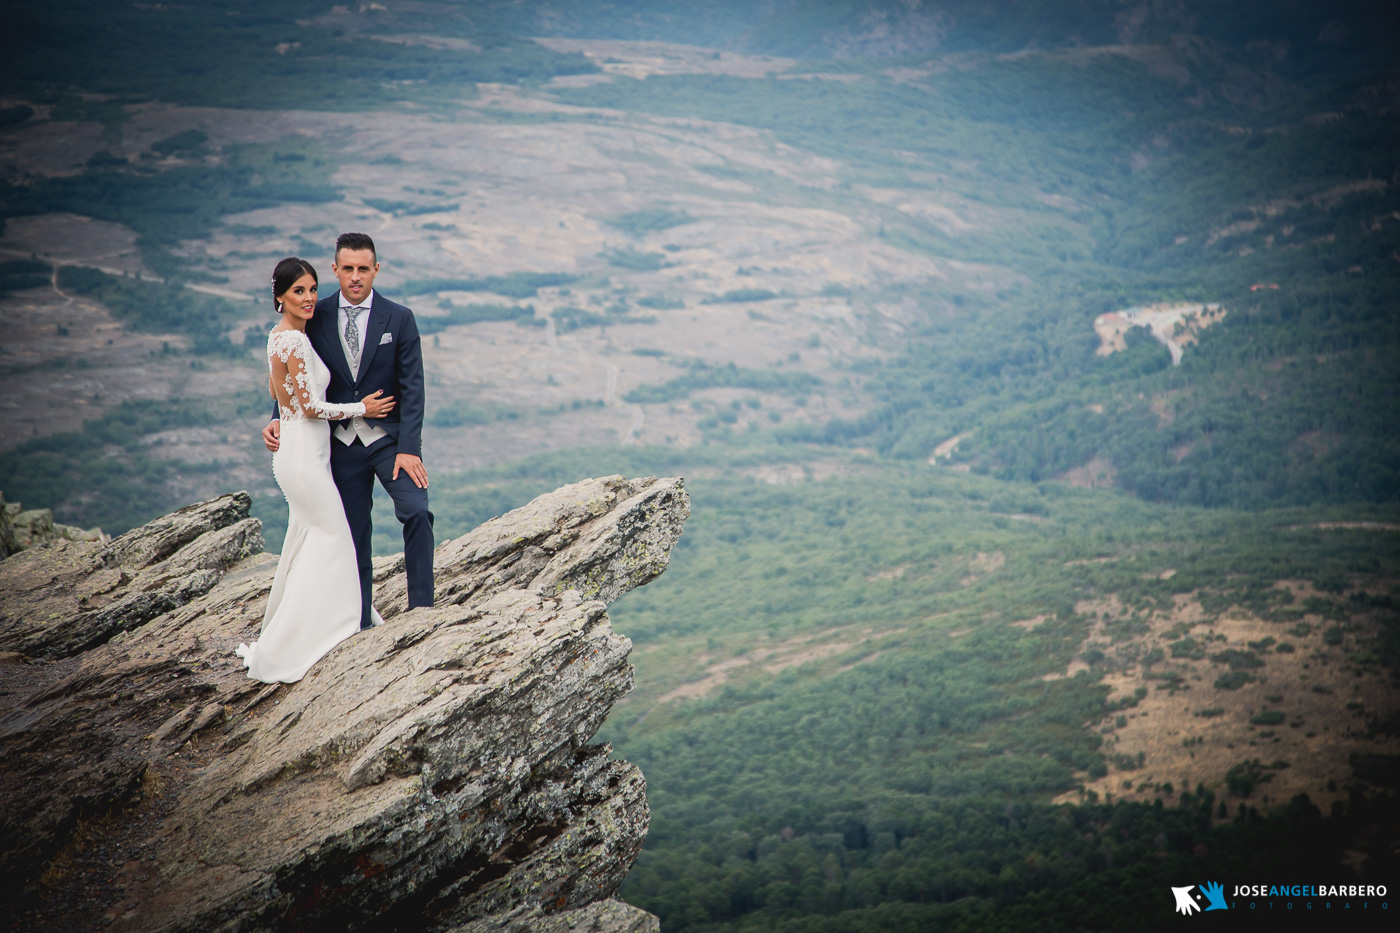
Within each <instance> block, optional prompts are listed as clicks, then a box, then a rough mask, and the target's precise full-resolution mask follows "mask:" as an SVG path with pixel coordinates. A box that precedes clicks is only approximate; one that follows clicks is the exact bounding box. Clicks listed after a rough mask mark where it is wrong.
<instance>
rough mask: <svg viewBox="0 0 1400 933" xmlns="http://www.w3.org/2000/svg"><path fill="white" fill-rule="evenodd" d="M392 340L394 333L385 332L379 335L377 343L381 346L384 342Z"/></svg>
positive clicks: (391, 341)
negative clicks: (381, 335)
mask: <svg viewBox="0 0 1400 933" xmlns="http://www.w3.org/2000/svg"><path fill="white" fill-rule="evenodd" d="M393 342H394V335H393V334H385V335H384V336H383V337H380V338H379V345H380V346H381V347H382V346H384V344H386V343H393Z"/></svg>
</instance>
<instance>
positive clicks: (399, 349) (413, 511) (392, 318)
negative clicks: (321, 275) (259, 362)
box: [273, 291, 433, 627]
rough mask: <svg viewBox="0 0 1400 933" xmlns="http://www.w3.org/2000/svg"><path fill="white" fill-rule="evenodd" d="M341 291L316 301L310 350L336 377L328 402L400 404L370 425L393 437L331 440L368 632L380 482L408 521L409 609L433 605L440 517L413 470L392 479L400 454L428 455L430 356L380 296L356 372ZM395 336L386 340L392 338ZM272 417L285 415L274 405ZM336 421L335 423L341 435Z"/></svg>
mask: <svg viewBox="0 0 1400 933" xmlns="http://www.w3.org/2000/svg"><path fill="white" fill-rule="evenodd" d="M339 317H340V292H339V291H335V292H332V293H331V295H330V296H329V297H327V298H322V299H321V300H320V301H318V302H317V303H316V313H315V314H314V315H313V316H312V318H311V320H310V321H307V323H306V335H307V337H309V338H310V339H311V348H312V349H313V350H315V351H316V355H317V356H319V357H320V358H321V361H322V362H324V363H325V364H326V368H327V369H329V370H330V371H331V382H330V385H329V386H327V388H326V401H328V402H334V403H337V404H344V403H349V402H358V401H360V400H361V399H363V398H364V397H365V396H367V395H372V394H374V392H375V391H376V390H382V391H383V392H384V394H385V395H386V396H393V397H394V400H395V403H396V404H395V405H394V409H393V411H391V412H389V414H388V416H387V417H384V418H376V419H371V420H370V421H369V424H370V425H372V426H374V427H382V428H383V429H384V431H385V433H387V434H388V435H389V436H388V437H385V438H380V439H379V440H377V441H375V442H374V443H373V444H371V445H370V446H369V447H365V446H364V444H363V443H361V442H360V440H359V438H356V439H355V442H354V443H352V444H349V445H346V444H343V443H341V442H340V440H339V439H338V438H335V437H332V438H331V475H332V476H333V477H334V478H335V485H336V488H337V489H338V490H339V491H340V500H341V502H342V503H343V504H344V505H345V517H346V519H347V520H348V521H349V522H350V535H351V537H352V538H353V539H354V541H355V558H356V561H357V563H358V565H359V570H360V597H361V607H362V608H361V616H360V625H361V627H367V626H368V625H369V624H370V611H369V606H370V600H369V596H370V583H371V576H372V566H371V558H372V557H373V554H374V552H373V549H372V545H371V541H370V538H371V534H372V532H373V525H372V523H371V521H370V509H371V507H372V505H373V500H374V480H375V477H378V479H379V482H380V485H382V486H383V487H384V489H385V491H386V492H388V493H389V496H390V497H391V498H392V499H393V500H394V515H395V516H396V517H397V518H398V520H399V521H400V522H402V523H403V551H404V570H405V573H406V575H407V577H408V605H409V608H410V609H412V608H414V607H416V606H431V605H432V604H433V513H432V512H430V511H428V491H427V490H426V489H420V488H418V486H417V485H415V484H414V482H413V480H411V479H409V476H408V473H407V472H406V471H400V472H399V478H398V479H393V474H394V457H395V456H396V455H397V454H400V453H405V454H413V455H414V456H415V457H422V456H423V350H422V345H421V341H420V340H419V337H418V324H417V323H416V322H415V321H414V319H413V312H412V311H410V310H408V309H407V308H405V307H404V306H403V305H401V304H396V303H395V302H392V301H390V300H389V299H387V298H385V297H384V296H382V295H380V294H379V293H378V292H375V293H374V303H373V304H372V305H371V306H370V313H369V323H368V325H367V326H366V328H365V333H364V334H362V335H361V337H360V346H361V347H363V348H364V349H363V350H362V351H361V361H360V372H359V377H358V378H356V377H355V375H354V374H352V373H351V372H350V364H349V363H348V362H347V361H346V359H345V351H344V350H343V349H342V348H341V345H340V334H339V333H338V332H337V322H338V320H339ZM386 334H387V335H389V336H388V337H387V338H386V337H385V335H386ZM273 417H274V418H276V417H278V414H277V410H276V408H275V407H274V409H273ZM334 427H335V423H334V422H333V423H332V429H334Z"/></svg>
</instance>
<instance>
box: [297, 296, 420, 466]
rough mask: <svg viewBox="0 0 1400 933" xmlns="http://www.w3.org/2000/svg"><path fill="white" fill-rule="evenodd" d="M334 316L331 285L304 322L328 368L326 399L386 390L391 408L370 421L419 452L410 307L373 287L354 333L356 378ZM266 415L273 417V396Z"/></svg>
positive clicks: (403, 447) (352, 398)
mask: <svg viewBox="0 0 1400 933" xmlns="http://www.w3.org/2000/svg"><path fill="white" fill-rule="evenodd" d="M339 318H340V291H339V290H338V289H337V290H336V291H335V292H332V293H331V295H330V296H329V297H326V298H322V299H321V300H320V301H318V302H316V313H315V314H314V315H312V317H311V320H309V321H307V322H306V336H307V337H309V338H310V340H311V349H313V350H315V351H316V355H317V356H319V357H320V358H321V361H322V362H323V363H325V364H326V368H327V369H329V370H330V371H331V383H330V385H329V386H327V387H326V401H328V402H334V403H336V404H346V403H349V402H358V401H360V399H362V398H364V397H365V396H366V395H372V394H373V393H374V392H375V390H383V392H384V394H385V395H392V396H393V397H394V400H395V402H396V403H397V404H395V405H394V410H393V411H391V412H389V414H388V415H387V416H386V417H384V418H376V419H372V420H371V421H370V424H372V425H374V426H376V427H382V428H383V429H384V430H385V432H387V433H388V435H389V436H390V437H392V438H393V439H394V443H395V445H396V446H397V448H398V452H399V453H401V454H413V455H414V456H415V457H421V456H423V407H424V399H423V348H422V342H421V341H420V340H419V337H418V323H417V322H416V321H415V320H414V319H413V312H412V311H410V310H408V309H407V308H405V307H404V306H403V305H401V304H397V303H396V302H393V301H390V300H389V299H387V298H385V297H384V296H383V295H381V294H379V292H375V293H374V304H372V305H370V312H369V326H368V327H367V328H366V329H365V333H363V334H362V335H360V346H361V347H363V350H362V351H361V353H360V372H359V376H358V378H356V376H355V375H354V374H353V373H351V372H350V364H349V363H348V362H347V361H346V359H345V351H344V350H342V349H341V346H340V334H339V333H337V322H338V321H339ZM386 335H388V336H387V339H386ZM272 417H273V418H274V419H275V418H278V417H279V412H278V410H277V403H276V402H275V401H274V402H273V406H272ZM332 443H337V444H338V443H339V441H333V442H332Z"/></svg>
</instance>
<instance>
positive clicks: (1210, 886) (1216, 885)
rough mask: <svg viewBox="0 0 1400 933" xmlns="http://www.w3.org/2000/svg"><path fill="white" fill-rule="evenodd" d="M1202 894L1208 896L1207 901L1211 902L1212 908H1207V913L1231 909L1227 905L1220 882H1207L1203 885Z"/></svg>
mask: <svg viewBox="0 0 1400 933" xmlns="http://www.w3.org/2000/svg"><path fill="white" fill-rule="evenodd" d="M1201 893H1202V894H1204V895H1205V896H1206V900H1208V901H1210V906H1209V907H1207V908H1206V910H1207V911H1211V910H1229V909H1230V908H1229V907H1228V906H1227V905H1226V904H1225V892H1224V891H1223V890H1222V889H1221V887H1220V882H1219V881H1207V882H1206V883H1205V884H1203V885H1201Z"/></svg>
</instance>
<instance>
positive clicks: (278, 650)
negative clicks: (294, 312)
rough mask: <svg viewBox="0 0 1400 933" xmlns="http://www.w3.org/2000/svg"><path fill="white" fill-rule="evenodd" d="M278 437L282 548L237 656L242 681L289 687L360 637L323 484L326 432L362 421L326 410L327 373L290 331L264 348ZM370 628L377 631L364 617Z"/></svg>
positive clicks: (352, 407)
mask: <svg viewBox="0 0 1400 933" xmlns="http://www.w3.org/2000/svg"><path fill="white" fill-rule="evenodd" d="M267 363H268V369H269V371H270V372H271V374H272V386H273V387H274V388H275V391H276V393H277V404H278V406H279V408H280V412H281V421H282V434H281V443H280V444H279V446H278V448H277V452H276V453H275V454H273V456H272V473H273V475H274V476H275V477H276V478H277V485H278V486H280V487H282V494H283V495H284V496H286V497H287V505H288V516H287V538H286V541H285V542H284V543H283V545H282V557H281V559H280V560H278V562H277V573H276V575H275V576H274V577H273V579H272V592H271V593H270V594H269V595H268V599H267V611H266V613H264V615H263V623H262V630H261V632H260V633H259V636H258V640H257V641H255V642H253V644H251V645H244V644H240V645H239V646H238V649H237V654H238V656H239V657H241V658H242V659H243V663H244V664H246V665H247V666H248V676H249V677H252V678H254V679H256V680H261V681H263V682H265V683H276V682H278V681H281V682H283V683H294V682H296V681H298V680H301V678H302V677H304V676H305V675H306V672H307V671H308V670H310V669H311V666H312V665H313V664H315V663H316V662H317V661H319V660H320V659H321V658H322V657H324V656H325V654H326V652H328V651H330V650H331V649H332V648H334V647H335V646H336V645H338V644H339V643H340V642H342V641H344V640H345V639H347V638H349V637H350V636H351V635H354V634H355V633H356V632H357V631H359V629H360V573H359V570H358V568H357V567H356V564H355V545H354V542H353V541H352V540H351V538H350V524H349V522H347V521H346V519H345V509H344V507H343V506H342V505H341V501H340V493H339V492H338V491H337V490H336V488H335V481H334V480H333V479H332V478H331V448H330V442H331V429H330V424H329V422H331V421H338V420H340V419H343V418H351V417H354V416H355V415H363V414H364V413H365V406H364V404H363V403H361V402H355V403H353V404H349V405H335V404H331V403H329V402H327V401H326V400H325V399H326V386H327V385H328V384H329V383H330V379H331V375H330V370H328V369H327V368H326V364H325V363H323V362H322V361H321V358H320V357H319V356H317V355H316V351H315V350H313V349H311V341H310V340H309V339H307V336H306V334H304V333H303V332H301V331H298V330H277V331H273V332H272V333H271V334H269V335H268V338H267ZM374 620H375V622H376V623H378V622H380V621H382V620H381V619H380V618H379V614H378V613H377V612H376V613H374Z"/></svg>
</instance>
